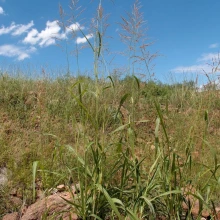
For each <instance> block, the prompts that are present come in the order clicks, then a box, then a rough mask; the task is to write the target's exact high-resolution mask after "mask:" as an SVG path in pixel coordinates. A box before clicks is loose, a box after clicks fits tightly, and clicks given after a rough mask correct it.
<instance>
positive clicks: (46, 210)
mask: <svg viewBox="0 0 220 220" xmlns="http://www.w3.org/2000/svg"><path fill="white" fill-rule="evenodd" d="M61 197H63V198H65V199H66V200H71V199H72V196H71V193H69V192H62V193H57V194H54V195H50V196H48V197H46V198H44V199H42V200H39V201H37V202H36V203H34V204H32V205H31V206H29V207H28V209H27V211H26V212H25V213H24V215H23V216H22V218H21V220H30V219H32V220H38V219H39V220H40V219H42V216H45V215H46V216H47V219H50V218H52V219H66V220H68V219H72V220H77V219H78V218H77V215H76V214H74V213H73V212H72V211H73V207H71V206H70V205H69V204H68V203H67V202H66V201H64V200H63V199H62V198H61Z"/></svg>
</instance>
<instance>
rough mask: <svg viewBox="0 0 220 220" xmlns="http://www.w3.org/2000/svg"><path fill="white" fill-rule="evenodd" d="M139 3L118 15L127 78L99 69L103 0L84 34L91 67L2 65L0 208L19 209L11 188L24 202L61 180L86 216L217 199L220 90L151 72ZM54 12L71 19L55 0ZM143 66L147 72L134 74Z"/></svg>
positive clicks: (208, 205) (120, 215)
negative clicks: (163, 79)
mask: <svg viewBox="0 0 220 220" xmlns="http://www.w3.org/2000/svg"><path fill="white" fill-rule="evenodd" d="M73 2H74V1H73ZM76 2H77V1H76ZM73 6H75V5H73ZM140 10H141V7H140V5H139V3H138V1H135V4H134V7H133V11H132V13H131V14H129V16H128V17H127V18H126V17H123V18H122V21H121V28H122V30H123V32H122V33H121V34H120V35H121V37H122V38H123V42H124V43H125V44H126V45H127V46H128V50H130V51H128V53H127V56H128V60H129V64H128V67H127V68H126V71H125V72H124V73H123V76H125V78H122V77H121V76H120V74H119V73H118V72H117V71H116V72H114V74H110V73H109V72H108V71H106V72H105V74H104V75H105V76H107V75H108V77H100V75H101V76H103V70H106V62H105V59H104V55H105V49H106V48H105V45H106V44H105V27H106V26H105V25H104V21H105V19H106V18H105V17H104V15H103V10H102V7H101V4H100V5H99V6H98V10H97V16H96V17H95V18H94V19H95V21H96V22H95V26H93V30H94V35H93V36H94V39H93V40H94V44H92V42H90V41H89V39H86V40H87V44H88V46H89V47H90V49H91V50H92V52H93V54H94V57H93V59H94V62H93V63H94V68H93V73H92V75H91V77H86V76H83V75H82V76H78V77H72V76H70V74H67V75H66V76H65V77H60V78H53V79H50V80H49V79H47V78H46V77H45V78H42V79H31V78H27V77H21V76H12V75H10V72H6V73H3V72H2V73H1V75H0V168H5V167H6V168H7V169H8V171H9V172H8V174H9V175H8V178H9V181H8V183H7V185H4V186H1V187H0V218H1V217H2V216H3V215H4V214H5V213H8V212H13V211H16V210H19V209H20V206H18V207H16V205H13V204H11V202H10V199H9V197H10V192H11V191H13V190H16V191H17V192H18V193H19V195H20V197H21V198H22V202H23V205H24V204H25V205H30V204H32V203H34V202H35V200H36V190H40V191H42V192H44V193H45V195H49V194H50V192H49V191H50V189H52V188H55V187H56V186H57V185H59V184H65V185H66V186H67V187H68V186H71V185H76V184H77V185H78V186H79V188H80V189H79V193H78V194H77V196H76V197H77V198H75V199H73V201H72V203H71V205H72V206H73V209H74V211H75V212H76V213H77V214H78V216H79V217H80V218H81V219H83V220H85V219H157V218H159V217H161V218H162V217H164V218H166V219H193V217H192V215H191V211H192V210H191V205H192V204H190V202H189V200H187V197H188V196H189V195H190V196H192V197H194V198H196V199H198V200H199V205H200V206H199V207H200V210H199V211H200V213H201V211H202V210H203V209H209V210H210V209H213V207H215V206H218V205H219V201H220V198H219V197H220V193H219V192H220V177H219V176H220V171H219V166H220V163H219V159H220V154H219V153H220V152H219V150H220V148H219V146H220V120H219V118H220V92H219V91H218V90H215V89H214V88H209V89H207V90H205V91H202V92H199V91H198V90H197V88H196V83H195V82H192V81H185V82H182V83H173V84H172V85H167V84H162V83H160V82H157V81H155V80H152V75H153V74H151V68H150V66H151V61H152V60H153V59H154V58H155V57H156V56H157V54H153V55H150V53H149V52H148V46H149V44H146V43H145V42H144V41H143V39H145V34H144V33H143V30H144V29H143V28H142V25H143V24H144V22H143V20H144V19H143V14H142V13H140V12H139V11H140ZM60 15H61V18H62V22H61V24H62V27H63V28H64V29H65V28H68V24H65V22H64V21H65V17H64V12H63V10H62V8H61V7H60ZM73 19H75V18H74V17H73ZM126 19H128V20H126ZM68 21H69V20H68ZM72 22H76V20H73V21H72ZM80 32H81V34H82V35H83V36H84V37H86V36H85V34H84V33H83V32H82V30H80ZM73 34H75V33H73ZM77 51H78V48H77ZM78 56H79V54H78V53H77V54H76V57H77V58H78ZM137 59H138V60H137ZM140 66H141V68H144V69H143V72H144V73H146V74H145V75H146V76H145V78H146V80H140V79H138V77H137V75H136V74H135V70H136V69H137V68H138V67H140ZM76 75H77V74H76ZM126 75H127V76H126ZM190 188H192V189H193V190H191V191H190V190H187V189H190ZM183 203H185V205H186V206H188V212H186V211H185V210H184V209H183ZM183 217H184V218H183ZM200 217H201V215H200V214H199V216H197V219H200ZM213 219H214V217H213Z"/></svg>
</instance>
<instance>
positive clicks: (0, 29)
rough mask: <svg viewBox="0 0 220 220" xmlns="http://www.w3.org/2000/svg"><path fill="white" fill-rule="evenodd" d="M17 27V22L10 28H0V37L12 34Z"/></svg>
mask: <svg viewBox="0 0 220 220" xmlns="http://www.w3.org/2000/svg"><path fill="white" fill-rule="evenodd" d="M16 26H17V25H16V24H15V22H12V23H11V25H10V26H9V27H5V26H2V27H1V28H0V35H2V34H9V33H10V32H12V31H13V30H14V29H15V28H16Z"/></svg>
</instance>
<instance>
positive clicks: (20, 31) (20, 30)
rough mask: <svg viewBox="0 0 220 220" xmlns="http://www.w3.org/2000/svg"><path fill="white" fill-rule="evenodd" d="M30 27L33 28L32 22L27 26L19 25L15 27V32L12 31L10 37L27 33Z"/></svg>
mask: <svg viewBox="0 0 220 220" xmlns="http://www.w3.org/2000/svg"><path fill="white" fill-rule="evenodd" d="M32 26H34V22H33V21H31V22H29V23H28V24H27V25H23V24H19V25H17V27H16V30H14V31H13V33H12V35H14V36H16V35H21V34H23V33H25V32H27V31H28V30H29V29H30V28H31V27H32Z"/></svg>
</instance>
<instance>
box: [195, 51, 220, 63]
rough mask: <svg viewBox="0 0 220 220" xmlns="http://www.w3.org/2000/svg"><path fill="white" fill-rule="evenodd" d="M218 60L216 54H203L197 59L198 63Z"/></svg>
mask: <svg viewBox="0 0 220 220" xmlns="http://www.w3.org/2000/svg"><path fill="white" fill-rule="evenodd" d="M218 58H219V54H218V53H204V54H202V56H201V57H199V58H198V59H197V61H198V62H210V61H213V60H216V59H218Z"/></svg>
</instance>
